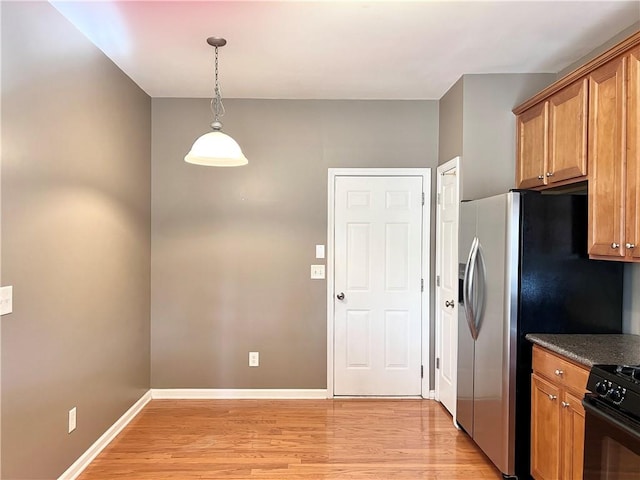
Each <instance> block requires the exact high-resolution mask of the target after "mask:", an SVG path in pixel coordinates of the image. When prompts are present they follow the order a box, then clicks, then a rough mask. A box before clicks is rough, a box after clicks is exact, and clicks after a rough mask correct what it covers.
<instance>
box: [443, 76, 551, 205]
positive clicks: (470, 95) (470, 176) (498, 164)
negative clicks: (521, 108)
mask: <svg viewBox="0 0 640 480" xmlns="http://www.w3.org/2000/svg"><path fill="white" fill-rule="evenodd" d="M554 80H555V75H553V74H546V73H540V74H481V75H463V76H462V77H461V78H460V80H458V81H457V82H456V83H455V84H454V85H453V86H452V87H451V88H450V89H449V91H448V92H447V93H446V94H445V95H444V96H443V97H442V99H441V101H440V132H439V135H440V150H439V154H438V158H439V162H440V163H441V164H442V163H444V162H446V161H447V160H449V159H451V158H453V157H455V156H457V155H460V156H461V168H460V170H461V177H460V178H461V182H462V187H461V190H462V191H461V198H463V199H465V200H472V199H475V198H481V197H486V196H489V195H495V194H498V193H503V192H506V191H508V190H509V189H510V188H513V187H514V185H515V158H516V146H515V135H516V134H515V116H514V115H513V113H512V112H511V111H512V110H513V108H514V107H515V106H517V105H518V104H520V103H522V102H523V101H524V100H526V99H527V98H529V97H531V96H532V95H534V94H535V93H537V92H538V91H539V90H542V89H543V88H544V87H546V86H547V85H549V84H550V83H552V82H553V81H554Z"/></svg>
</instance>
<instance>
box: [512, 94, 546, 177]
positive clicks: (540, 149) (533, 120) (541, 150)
mask: <svg viewBox="0 0 640 480" xmlns="http://www.w3.org/2000/svg"><path fill="white" fill-rule="evenodd" d="M548 105H549V102H543V103H541V104H540V105H535V106H533V107H531V108H530V109H529V110H527V111H526V112H523V113H522V114H520V115H518V118H517V120H516V127H517V143H518V146H517V149H518V150H517V151H518V158H517V161H516V187H517V188H535V187H541V186H543V185H546V183H547V180H546V178H547V177H546V176H545V169H546V166H547V154H548V147H547V132H548V121H549V115H548V109H549V107H548Z"/></svg>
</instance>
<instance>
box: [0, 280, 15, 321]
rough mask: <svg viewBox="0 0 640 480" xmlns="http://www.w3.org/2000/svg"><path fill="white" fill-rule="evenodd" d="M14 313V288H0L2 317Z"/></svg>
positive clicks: (0, 312)
mask: <svg viewBox="0 0 640 480" xmlns="http://www.w3.org/2000/svg"><path fill="white" fill-rule="evenodd" d="M11 312H13V287H12V286H8V287H2V288H0V315H6V314H7V313H11Z"/></svg>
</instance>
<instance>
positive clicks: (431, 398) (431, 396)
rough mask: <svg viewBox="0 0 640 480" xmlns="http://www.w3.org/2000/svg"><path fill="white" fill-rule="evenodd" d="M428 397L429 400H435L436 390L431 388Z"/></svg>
mask: <svg viewBox="0 0 640 480" xmlns="http://www.w3.org/2000/svg"><path fill="white" fill-rule="evenodd" d="M427 398H428V399H429V400H435V399H436V391H435V390H429V396H428V397H427Z"/></svg>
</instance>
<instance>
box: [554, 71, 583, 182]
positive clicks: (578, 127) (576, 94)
mask: <svg viewBox="0 0 640 480" xmlns="http://www.w3.org/2000/svg"><path fill="white" fill-rule="evenodd" d="M587 88H588V82H587V79H586V78H585V79H583V80H579V81H577V82H575V83H573V84H572V85H569V86H568V87H565V88H563V89H562V90H561V91H559V92H558V93H556V94H555V95H553V96H552V97H551V98H550V99H549V168H548V170H549V171H548V172H547V174H550V175H551V176H550V177H549V183H554V182H561V181H563V180H568V179H570V178H576V177H582V176H585V175H586V174H587Z"/></svg>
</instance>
